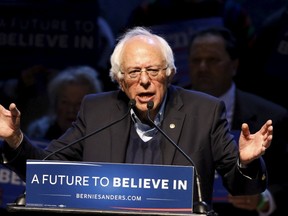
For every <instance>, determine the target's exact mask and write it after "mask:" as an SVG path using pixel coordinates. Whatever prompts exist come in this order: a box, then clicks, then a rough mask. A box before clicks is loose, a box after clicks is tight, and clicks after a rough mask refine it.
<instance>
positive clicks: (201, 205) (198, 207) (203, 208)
mask: <svg viewBox="0 0 288 216" xmlns="http://www.w3.org/2000/svg"><path fill="white" fill-rule="evenodd" d="M153 106H154V103H153V101H149V102H148V103H147V108H148V112H147V117H148V120H149V121H150V122H151V123H152V124H153V126H154V127H155V128H156V129H157V130H158V131H159V132H160V133H161V134H162V135H163V136H164V137H165V138H166V139H167V140H168V141H169V142H170V143H172V145H173V146H174V147H175V148H176V149H177V150H178V151H179V152H180V153H181V154H182V155H183V156H184V157H185V158H186V159H187V160H188V161H189V162H190V163H191V165H192V166H193V167H194V170H195V179H196V185H197V193H198V202H197V203H194V204H193V212H194V213H199V214H207V211H208V210H207V209H208V206H207V203H206V202H205V201H203V198H202V192H201V182H200V176H199V174H198V171H197V169H196V166H195V164H194V162H193V161H192V159H191V158H190V157H189V156H188V155H187V154H186V153H185V152H184V151H183V150H182V149H181V148H180V147H179V146H178V145H177V144H176V143H174V141H173V140H172V139H171V138H170V137H168V136H167V134H166V133H165V132H164V131H163V130H162V129H161V128H159V127H158V126H157V125H156V124H155V123H154V121H153V120H152V119H151V117H150V110H151V109H152V108H153Z"/></svg>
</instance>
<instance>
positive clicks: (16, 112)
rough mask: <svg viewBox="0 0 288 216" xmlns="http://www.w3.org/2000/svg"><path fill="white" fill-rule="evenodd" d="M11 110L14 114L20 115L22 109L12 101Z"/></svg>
mask: <svg viewBox="0 0 288 216" xmlns="http://www.w3.org/2000/svg"><path fill="white" fill-rule="evenodd" d="M9 110H10V111H11V114H12V116H15V117H18V116H20V111H19V110H18V109H17V107H16V104H14V103H11V104H10V106H9Z"/></svg>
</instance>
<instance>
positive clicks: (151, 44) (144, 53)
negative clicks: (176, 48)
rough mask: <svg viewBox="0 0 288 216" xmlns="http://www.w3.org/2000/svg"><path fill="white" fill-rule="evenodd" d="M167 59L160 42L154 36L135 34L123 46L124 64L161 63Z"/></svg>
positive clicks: (131, 65)
mask: <svg viewBox="0 0 288 216" xmlns="http://www.w3.org/2000/svg"><path fill="white" fill-rule="evenodd" d="M163 61H165V58H164V55H163V52H162V50H161V47H160V45H159V42H158V41H157V39H156V38H154V37H147V36H135V37H133V38H131V39H130V40H129V41H127V42H126V44H125V45H124V47H123V53H122V62H121V65H122V66H126V67H133V66H147V65H161V64H162V63H163Z"/></svg>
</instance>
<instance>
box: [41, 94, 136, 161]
mask: <svg viewBox="0 0 288 216" xmlns="http://www.w3.org/2000/svg"><path fill="white" fill-rule="evenodd" d="M135 105H136V101H135V100H134V99H131V100H130V101H129V103H128V106H129V109H128V111H127V113H125V115H124V116H122V117H121V118H120V119H117V120H116V121H113V122H111V123H109V124H107V125H106V126H104V127H102V128H99V129H98V130H95V131H92V132H91V133H89V134H87V135H85V136H83V137H80V138H79V139H77V140H75V141H74V142H71V143H70V144H67V145H66V146H63V147H62V148H60V149H58V150H56V151H54V152H52V153H50V154H49V155H47V156H46V157H45V158H43V159H42V161H45V160H47V159H48V158H50V157H51V156H53V155H55V154H57V153H58V152H61V151H63V150H64V149H67V148H69V147H70V146H72V145H74V144H76V143H78V142H81V141H82V140H85V139H87V138H88V137H90V136H92V135H94V134H97V133H99V132H101V131H103V130H104V129H106V128H108V127H111V126H112V125H114V124H116V123H118V122H120V121H122V120H123V119H124V118H126V116H127V115H129V113H130V111H131V109H132V108H134V107H135Z"/></svg>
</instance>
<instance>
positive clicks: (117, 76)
mask: <svg viewBox="0 0 288 216" xmlns="http://www.w3.org/2000/svg"><path fill="white" fill-rule="evenodd" d="M135 36H144V37H148V38H152V39H154V40H156V41H158V42H159V46H160V49H161V51H162V54H163V56H164V58H165V60H166V62H167V66H168V68H167V70H166V76H167V77H168V78H169V77H171V78H172V77H173V76H174V74H175V73H176V67H175V63H174V55H173V51H172V49H171V47H170V46H169V44H168V42H167V41H166V40H165V39H164V38H163V37H161V36H158V35H156V34H153V33H152V32H151V30H150V29H148V28H144V27H134V28H132V29H129V30H128V31H126V33H124V34H123V35H122V36H121V37H120V38H119V39H118V43H117V44H116V47H115V49H114V51H113V53H112V55H111V57H110V63H111V68H110V78H111V80H112V81H113V82H116V81H119V80H121V79H123V74H121V72H120V66H121V63H122V60H123V59H122V54H123V52H122V51H123V47H124V45H125V43H126V42H127V41H129V40H130V39H131V38H133V37H135Z"/></svg>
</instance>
